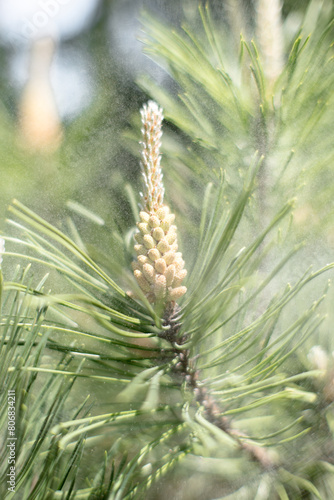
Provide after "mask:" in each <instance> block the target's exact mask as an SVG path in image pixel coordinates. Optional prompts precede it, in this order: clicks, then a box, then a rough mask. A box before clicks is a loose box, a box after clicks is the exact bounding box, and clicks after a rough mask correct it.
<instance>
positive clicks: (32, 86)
mask: <svg viewBox="0 0 334 500" xmlns="http://www.w3.org/2000/svg"><path fill="white" fill-rule="evenodd" d="M54 49H55V44H54V41H53V40H52V38H43V39H40V40H36V41H35V42H34V44H33V47H32V53H31V63H30V70H29V79H28V82H27V84H26V87H25V89H24V90H23V93H22V97H21V102H20V106H19V114H20V123H19V125H20V136H21V137H20V140H21V143H22V146H23V147H25V148H27V149H29V150H33V151H40V152H47V151H49V152H52V151H54V150H56V149H57V148H58V146H59V145H60V143H61V138H62V128H61V123H60V119H59V114H58V110H57V106H56V103H55V97H54V94H53V90H52V87H51V82H50V67H51V62H52V57H53V54H54Z"/></svg>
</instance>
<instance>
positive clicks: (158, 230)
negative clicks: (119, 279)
mask: <svg viewBox="0 0 334 500" xmlns="http://www.w3.org/2000/svg"><path fill="white" fill-rule="evenodd" d="M139 216H140V221H141V222H138V223H137V227H138V229H139V231H138V233H137V234H136V235H135V240H136V242H137V244H136V245H135V247H134V248H135V251H136V253H137V260H136V261H135V262H133V270H134V275H135V277H136V280H137V282H138V285H139V286H140V288H141V289H142V291H143V292H144V293H145V295H146V297H147V299H148V300H149V302H152V303H154V302H157V301H160V300H165V301H166V302H171V301H176V300H177V299H179V298H180V297H182V295H184V294H185V293H186V291H187V288H186V287H185V286H181V284H182V280H183V279H184V278H185V277H186V275H187V271H186V270H185V269H183V266H184V260H183V259H182V254H181V253H180V252H178V251H177V250H178V245H177V234H176V231H177V228H176V226H175V225H173V222H174V219H175V215H174V214H171V213H170V210H169V208H168V207H167V206H166V205H163V206H161V207H160V208H158V209H157V210H156V211H152V212H146V211H141V212H140V214H139Z"/></svg>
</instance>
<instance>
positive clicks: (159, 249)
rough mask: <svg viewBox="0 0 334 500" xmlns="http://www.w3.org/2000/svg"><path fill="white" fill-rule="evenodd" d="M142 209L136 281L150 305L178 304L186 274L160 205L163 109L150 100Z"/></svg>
mask: <svg viewBox="0 0 334 500" xmlns="http://www.w3.org/2000/svg"><path fill="white" fill-rule="evenodd" d="M141 117H142V124H143V128H142V136H143V141H142V142H141V144H142V146H143V151H142V163H141V167H142V173H143V179H144V193H141V197H142V205H143V209H142V210H141V212H140V214H139V216H140V221H139V222H137V228H138V232H137V233H136V234H135V240H136V244H135V247H134V248H135V252H136V254H137V260H136V261H135V262H133V270H134V275H135V278H136V280H137V282H138V285H139V286H140V288H141V290H142V291H143V292H144V294H145V296H146V297H147V299H148V300H149V302H151V303H155V302H160V301H164V302H165V303H168V302H172V301H177V300H178V299H179V298H180V297H182V295H184V294H185V293H186V291H187V289H186V287H185V286H182V281H183V279H184V278H185V277H186V275H187V271H186V270H185V269H184V260H183V259H182V254H181V252H178V244H177V227H176V226H175V225H174V224H173V222H174V220H175V215H174V214H172V213H170V210H169V207H168V206H167V205H165V204H164V203H163V197H164V187H163V183H162V173H161V166H160V159H161V156H160V153H159V148H160V138H161V123H162V119H163V115H162V109H161V108H159V107H158V105H157V104H156V103H155V102H153V101H149V102H148V104H147V105H144V106H143V108H142V110H141Z"/></svg>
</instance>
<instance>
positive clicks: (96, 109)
mask: <svg viewBox="0 0 334 500" xmlns="http://www.w3.org/2000/svg"><path fill="white" fill-rule="evenodd" d="M209 3H210V4H211V7H212V9H213V13H214V15H215V16H220V17H221V18H222V19H224V18H225V17H226V15H227V14H228V13H229V12H230V10H231V5H233V2H231V1H230V0H226V1H221V0H219V1H218V0H216V1H211V2H209ZM243 4H244V7H245V12H246V16H244V18H243V20H242V21H241V23H242V24H243V27H244V30H245V31H247V26H248V24H251V22H252V15H253V11H254V9H253V6H252V2H251V0H247V1H246V0H244V1H243ZM305 4H307V2H303V1H301V0H299V1H296V0H293V1H291V2H289V1H286V2H284V9H283V16H286V14H287V13H288V12H289V11H291V10H294V11H295V15H296V16H297V18H298V15H299V16H302V11H303V9H305V8H306V5H305ZM197 7H198V3H197V2H196V1H193V0H182V1H180V0H0V61H1V73H0V173H1V197H0V218H1V224H0V229H3V226H4V222H3V221H4V217H5V214H6V207H7V206H8V204H9V203H10V201H11V199H12V198H13V197H15V198H18V199H19V200H20V201H22V202H23V203H25V204H27V205H28V206H29V207H30V208H32V209H34V210H36V211H38V213H39V214H40V215H42V216H44V217H47V218H48V219H49V220H50V221H52V222H53V223H56V224H59V223H60V222H61V221H62V220H63V218H64V213H65V204H66V202H67V201H68V200H69V199H70V200H74V201H76V202H80V203H82V204H83V205H85V206H86V207H88V208H89V209H91V210H93V211H95V212H97V213H99V214H100V215H101V216H102V217H103V218H104V219H106V220H108V219H109V218H112V217H113V213H114V212H115V211H117V210H118V206H119V203H120V201H122V203H123V205H122V211H121V214H120V216H121V218H122V217H125V218H127V217H128V215H129V213H130V208H129V205H127V201H126V199H125V198H124V184H125V183H126V182H131V184H133V183H135V182H136V179H138V176H139V165H138V156H139V155H138V149H139V148H138V147H137V146H136V145H135V142H134V141H133V140H132V141H129V140H128V139H126V136H127V133H126V132H127V130H129V129H130V128H131V124H132V123H133V122H134V123H136V124H138V123H139V119H138V116H139V113H138V110H139V108H140V106H141V105H142V103H143V102H145V100H146V99H147V96H146V95H145V93H144V92H143V91H142V90H141V89H140V88H139V86H138V85H137V83H136V81H137V79H138V78H139V77H140V75H141V74H145V75H149V76H152V77H153V78H154V79H155V80H156V81H158V82H159V81H161V82H164V84H165V85H168V84H169V80H168V77H167V75H166V73H164V71H163V70H162V69H161V68H160V67H159V66H158V65H156V64H154V63H153V62H152V61H151V60H150V59H149V58H148V57H147V56H145V55H144V54H143V53H142V43H141V42H140V40H139V38H140V32H141V25H140V16H141V12H142V11H143V9H144V10H146V11H149V12H150V13H151V14H152V13H153V14H154V15H155V16H156V17H157V18H158V19H160V20H162V21H163V22H164V21H165V22H166V23H168V24H172V25H175V26H179V25H180V24H182V23H183V22H184V21H189V22H193V21H194V19H195V18H196V13H197ZM247 15H249V19H247ZM290 18H291V16H290ZM129 146H130V147H129ZM124 207H125V208H124Z"/></svg>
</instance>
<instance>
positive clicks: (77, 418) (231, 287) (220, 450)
mask: <svg viewBox="0 0 334 500" xmlns="http://www.w3.org/2000/svg"><path fill="white" fill-rule="evenodd" d="M240 4H242V2H240ZM230 7H231V6H230ZM229 12H230V15H231V16H233V10H232V9H230V11H229ZM253 14H254V18H255V17H256V16H257V18H256V21H254V22H253V25H252V24H251V23H250V26H249V27H248V29H253V30H254V33H255V35H256V38H255V40H254V41H253V40H252V41H249V40H246V39H245V38H244V37H243V36H242V37H241V42H240V47H239V48H240V54H239V57H238V55H237V54H236V53H233V50H231V51H230V49H229V48H230V47H233V46H236V44H235V45H233V44H232V43H228V41H230V42H231V37H233V36H234V34H235V29H234V28H233V29H232V28H231V29H230V28H229V27H228V26H227V25H223V24H219V22H221V20H219V21H217V22H216V21H214V20H213V17H212V15H211V11H210V8H209V6H207V7H200V8H199V19H200V23H198V24H196V25H195V28H191V27H189V26H184V27H183V30H182V31H181V30H178V31H176V30H173V29H171V28H170V27H168V26H165V25H164V24H163V23H162V22H160V21H159V20H157V19H155V18H151V17H150V16H149V15H148V14H144V17H143V26H144V43H145V47H146V48H145V50H146V52H147V53H148V54H150V56H151V57H152V58H153V59H155V60H158V62H159V64H161V65H164V66H165V67H166V69H167V70H168V72H169V74H170V76H171V77H172V78H173V81H174V84H173V86H170V85H169V84H168V81H167V83H166V85H165V86H164V85H163V84H161V83H159V84H155V83H154V82H153V81H152V80H148V79H147V78H146V79H144V78H143V79H142V80H141V82H140V85H141V86H142V87H143V88H145V89H146V91H147V92H148V94H149V95H150V96H151V100H149V101H148V103H147V104H144V105H143V107H142V110H141V125H142V140H141V152H142V157H141V171H142V180H143V189H142V192H140V191H139V188H138V190H136V189H135V186H133V187H132V188H130V187H129V186H127V188H126V192H127V194H128V196H129V202H130V204H131V205H132V209H133V216H134V217H133V226H132V227H127V226H126V225H125V224H124V219H123V218H122V217H121V215H122V214H117V213H115V219H117V217H118V215H119V216H120V220H121V221H122V223H121V224H118V225H117V224H115V229H110V228H108V227H107V226H106V225H105V224H104V223H103V220H101V218H100V217H99V216H96V215H95V214H92V213H91V212H90V211H89V210H88V209H87V208H85V207H82V206H80V205H77V206H76V207H75V209H76V212H78V211H79V212H80V213H81V216H82V217H83V218H84V220H85V221H86V224H87V225H88V224H94V223H97V224H98V231H100V232H101V233H100V234H102V232H103V231H105V232H107V233H109V238H110V251H109V253H108V254H107V255H104V254H103V253H102V252H101V251H100V250H99V249H98V246H99V245H98V243H99V241H97V242H96V245H88V244H85V242H83V241H82V239H81V237H80V234H79V231H78V230H77V229H76V227H75V224H74V222H73V221H72V220H70V223H69V231H65V230H63V229H58V228H56V227H54V226H52V225H51V224H50V223H48V222H47V221H46V220H44V219H43V218H41V217H40V216H39V215H37V214H36V213H34V212H32V211H31V210H30V209H29V208H27V207H25V206H24V205H23V204H21V203H20V202H19V201H13V203H12V205H11V207H10V218H9V221H8V230H7V233H6V235H4V237H3V239H1V240H0V263H2V265H5V264H6V263H7V262H9V261H10V260H13V261H14V262H15V263H16V264H17V267H16V269H15V270H13V269H11V268H10V266H9V265H8V268H7V267H6V266H5V269H4V280H3V281H2V274H1V308H2V319H1V341H0V342H1V344H0V349H1V364H0V386H1V387H3V388H4V390H3V391H2V392H1V408H0V423H1V429H4V430H5V432H3V431H2V432H1V440H0V445H1V451H2V453H1V458H0V466H1V469H0V474H1V488H2V491H1V494H2V498H8V499H16V498H20V499H23V500H28V499H29V500H33V499H36V500H44V499H50V500H51V499H68V500H74V499H75V500H77V499H87V500H88V499H89V500H91V499H99V500H107V499H108V500H121V499H131V498H134V499H137V498H138V499H140V498H145V499H146V498H147V499H150V498H152V499H153V498H154V499H160V498H161V499H164V498H182V499H185V500H187V499H189V500H190V499H199V500H202V499H203V500H209V499H210V500H213V499H216V500H218V499H222V498H225V499H230V500H232V499H235V500H239V499H247V500H248V499H249V500H251V499H256V500H261V499H263V500H266V499H280V500H286V499H292V500H294V499H296V500H298V499H300V500H301V499H306V498H307V499H323V500H327V499H330V498H331V496H332V492H333V490H334V469H333V466H334V440H333V430H334V427H333V422H334V415H333V401H334V391H333V384H334V378H333V368H332V366H333V355H332V354H331V351H332V349H333V348H332V346H331V344H330V342H331V340H330V321H328V319H327V320H326V318H325V316H326V312H327V310H328V311H329V312H330V305H328V304H330V301H328V299H326V295H327V294H328V293H329V294H330V290H329V286H328V280H329V279H330V277H331V275H332V269H333V267H334V264H325V265H323V266H318V269H317V268H315V269H311V268H308V267H307V266H306V262H307V261H308V260H309V257H310V254H311V253H312V251H313V249H312V251H311V250H310V249H309V248H310V247H309V243H306V245H305V246H304V247H303V248H302V236H303V235H305V232H306V229H305V224H304V225H303V218H304V220H305V217H306V219H307V222H308V224H307V226H308V227H307V229H308V230H309V231H313V233H312V234H313V235H316V236H317V238H320V236H321V238H322V240H321V245H322V247H323V252H324V253H326V251H327V250H326V248H325V247H324V243H323V242H325V243H326V245H327V247H328V249H330V240H326V232H325V231H326V230H327V228H328V226H329V222H328V221H330V220H332V219H331V218H330V210H331V209H330V208H329V207H330V199H331V196H332V188H331V186H330V185H327V184H329V183H328V182H326V179H328V178H329V176H330V169H331V159H332V156H333V154H332V141H331V134H332V127H331V125H332V123H333V118H334V117H333V113H334V112H333V108H332V106H331V102H332V100H333V95H334V92H333V91H334V76H333V72H332V70H331V66H332V64H333V57H332V56H333V54H332V51H333V48H332V38H333V28H332V25H333V6H332V2H329V3H328V4H326V5H323V6H321V5H320V3H319V2H317V1H312V2H310V5H309V10H308V12H307V13H306V17H305V20H304V27H305V28H304V30H306V29H310V28H312V29H311V34H310V35H309V32H308V31H307V34H305V32H304V30H303V28H301V29H300V30H299V29H298V27H297V28H296V33H294V36H293V37H292V38H293V40H292V39H291V40H290V39H288V36H287V35H286V36H285V38H284V23H283V20H282V17H281V10H280V6H279V3H278V2H276V1H270V2H262V1H261V0H259V1H258V2H257V4H256V9H254V12H253ZM288 21H289V20H288V19H285V23H288ZM290 21H291V19H290ZM270 23H271V24H272V29H270ZM272 34H274V35H275V36H274V38H273V37H272V36H271V35H272ZM290 37H291V33H290ZM234 42H235V40H234ZM277 44H278V45H277ZM175 89H177V92H175ZM152 99H154V101H153V100H152ZM138 114H139V113H138ZM163 114H164V115H165V117H166V120H165V123H164V134H163V135H162V120H163ZM138 129H139V127H138V126H137V127H136V128H135V132H134V135H136V137H137V138H138V136H139V132H138ZM161 152H162V154H163V156H162V154H161ZM139 168H140V167H139V159H138V169H139ZM314 183H315V184H316V185H317V184H319V185H320V186H321V188H322V189H321V192H318V193H316V192H314ZM310 193H312V198H311V197H310ZM296 196H297V198H296ZM292 197H293V199H292ZM138 203H140V205H139V207H140V209H139V210H138V208H137V207H138V205H137V204H138ZM170 207H173V210H171V208H170ZM294 207H296V208H295V211H296V216H295V219H293V217H292V213H293V210H294ZM120 208H122V207H120ZM325 209H327V214H326V215H327V220H326V221H324V224H323V225H321V227H315V225H314V224H313V225H312V224H311V222H310V221H309V220H308V214H309V213H310V210H313V211H314V213H316V214H317V217H321V216H322V214H324V210H325ZM305 214H306V215H305ZM176 221H177V226H176ZM116 228H117V229H116ZM95 234H96V233H95ZM319 235H320V236H319ZM5 247H6V251H5ZM180 249H182V254H181V252H180ZM316 249H318V248H317V247H316ZM328 252H329V250H328ZM1 259H2V260H1ZM319 260H320V262H321V258H320V259H319ZM301 261H302V265H301ZM185 262H186V264H185ZM304 262H305V266H304ZM316 264H318V263H317V262H316ZM185 267H186V268H187V271H188V273H187V272H186V271H185ZM316 269H317V270H316ZM45 270H47V273H46V274H45ZM10 272H12V274H13V276H10V275H9V273H10ZM8 391H10V392H8ZM12 394H14V400H15V405H14V404H11V405H10V408H11V410H10V412H9V411H8V408H9V401H13V400H12V399H9V395H11V397H13V396H12ZM13 407H15V412H16V413H15V412H14V413H15V420H13V418H12V415H13V411H14V410H12V408H13ZM9 417H10V418H9ZM13 422H14V423H13ZM12 432H15V445H13V450H14V449H15V452H14V451H13V453H14V455H15V474H14V472H13V470H12V469H8V467H9V463H8V456H9V455H8V453H9V452H8V450H7V448H8V447H7V442H8V439H9V440H10V438H13V436H12V434H8V433H12ZM11 442H12V441H11ZM13 442H14V441H13ZM11 475H12V476H15V477H13V478H11ZM8 476H9V478H10V479H9V481H8ZM10 481H13V483H14V485H12V484H11V483H10ZM11 488H14V490H13V489H11Z"/></svg>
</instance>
